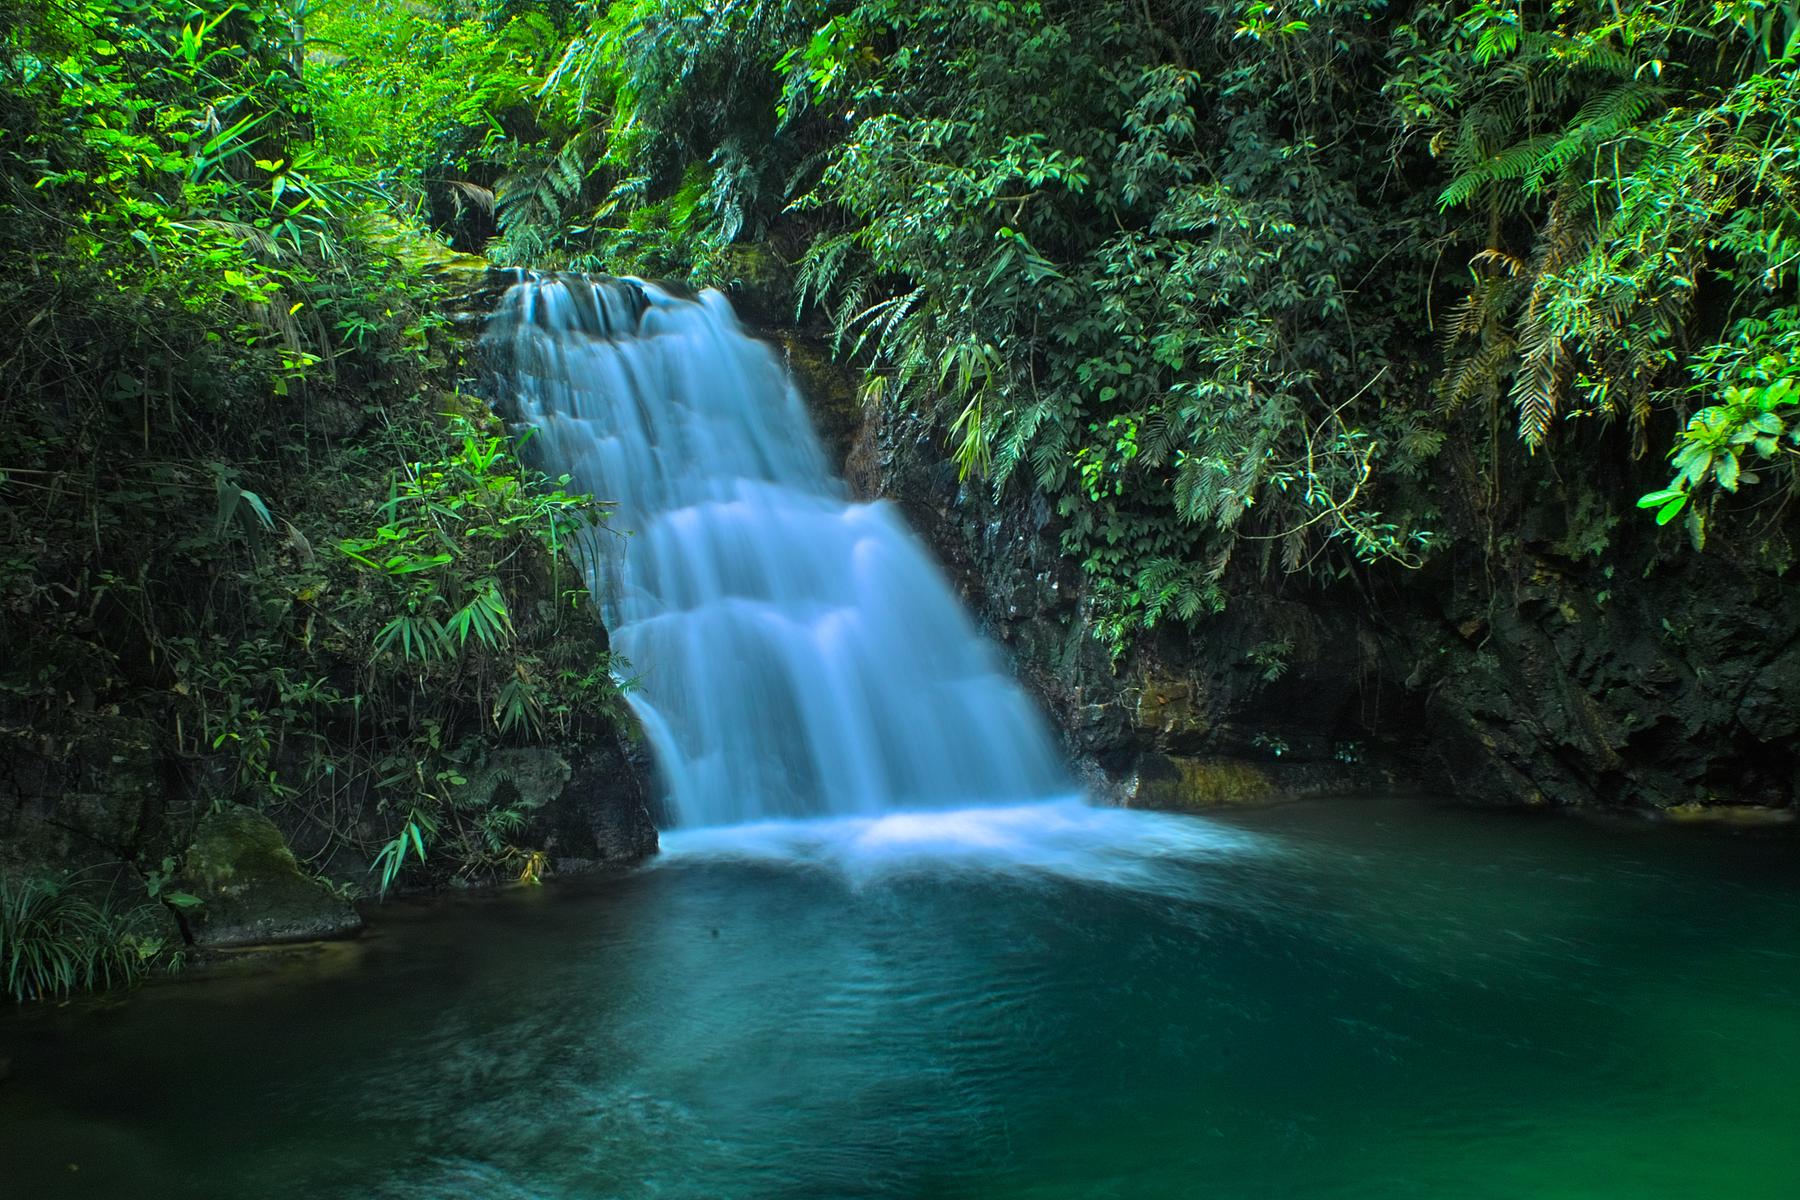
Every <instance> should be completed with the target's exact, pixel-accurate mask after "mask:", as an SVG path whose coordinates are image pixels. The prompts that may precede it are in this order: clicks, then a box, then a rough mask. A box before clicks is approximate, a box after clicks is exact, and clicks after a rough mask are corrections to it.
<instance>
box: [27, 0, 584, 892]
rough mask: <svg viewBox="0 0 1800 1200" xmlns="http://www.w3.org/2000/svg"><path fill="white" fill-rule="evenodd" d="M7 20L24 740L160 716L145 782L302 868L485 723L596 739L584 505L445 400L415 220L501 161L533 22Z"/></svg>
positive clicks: (203, 16)
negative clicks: (168, 784) (159, 773)
mask: <svg viewBox="0 0 1800 1200" xmlns="http://www.w3.org/2000/svg"><path fill="white" fill-rule="evenodd" d="M0 18H3V19H0V129H3V130H4V131H5V137H4V139H3V141H0V203H4V204H5V205H6V206H7V209H8V219H7V220H6V221H5V222H0V252H3V253H4V255H5V261H6V262H7V264H8V269H7V270H6V271H4V272H0V326H4V327H5V328H6V329H8V330H9V331H11V332H12V334H13V336H12V337H11V338H10V339H9V340H8V341H7V343H6V344H5V345H4V346H0V379H3V382H4V391H5V393H6V395H7V396H8V397H9V398H10V399H9V402H8V403H7V404H6V405H4V406H3V407H0V445H4V446H5V447H6V449H5V452H4V457H3V458H0V495H3V496H4V511H5V513H6V518H5V520H4V521H3V522H0V641H3V642H4V644H5V645H7V646H8V647H9V648H12V647H18V648H20V652H19V653H17V654H13V655H9V661H7V662H6V663H3V664H0V717H4V720H0V742H4V744H5V746H6V749H5V751H4V752H5V753H7V754H8V755H10V754H12V753H13V752H15V751H17V752H19V753H27V752H29V753H31V754H35V755H43V756H49V757H51V758H55V757H57V756H58V755H62V754H72V753H75V750H74V748H75V747H77V746H81V745H85V744H86V741H85V739H87V738H89V736H90V733H91V732H92V731H95V730H99V729H102V728H105V727H107V726H106V722H108V721H110V720H113V719H115V718H118V719H128V720H133V721H142V722H147V723H149V724H151V725H152V726H153V727H154V728H156V729H157V730H159V731H160V732H159V733H158V735H157V739H156V744H155V745H154V746H153V747H152V749H151V753H152V754H153V756H154V759H155V761H156V762H157V763H158V764H159V766H160V767H161V769H164V770H166V771H168V772H170V773H171V775H179V776H180V777H183V778H190V779H194V780H197V781H200V784H201V786H202V787H203V789H204V790H205V791H206V792H208V793H209V794H210V795H209V798H210V799H212V800H215V801H231V802H248V803H253V804H258V805H261V806H262V807H264V808H266V809H268V810H270V811H271V812H272V813H275V814H276V815H277V816H278V818H279V820H280V822H281V823H282V824H283V825H284V826H285V827H286V828H288V829H290V830H295V831H297V833H298V835H299V841H298V842H297V845H303V846H304V847H305V853H306V855H307V856H309V857H311V858H312V859H313V860H315V861H318V860H322V859H323V858H325V857H326V856H328V855H330V854H331V853H333V852H334V851H335V850H336V849H338V848H340V847H343V846H345V845H346V844H348V845H349V846H350V847H352V848H353V849H355V850H357V851H359V852H360V853H363V854H366V855H368V856H371V857H372V856H374V855H375V854H377V853H378V852H379V848H380V846H382V845H383V844H386V843H387V842H388V841H389V840H391V839H392V838H393V837H395V836H396V833H395V831H396V830H397V829H400V830H403V829H404V828H406V823H407V821H408V819H409V817H408V814H410V813H413V812H415V811H418V812H427V813H430V812H434V811H437V810H439V809H442V808H445V807H447V806H449V805H450V803H451V802H450V793H451V790H452V786H451V785H450V784H449V782H448V780H449V779H450V778H452V777H455V776H456V773H457V772H458V771H460V770H464V769H466V768H467V767H468V765H469V764H471V763H474V762H477V761H479V760H480V759H481V757H482V756H483V755H484V754H485V753H486V752H487V750H488V749H489V748H491V747H492V746H494V745H497V744H499V743H500V742H501V741H502V740H507V741H515V742H516V741H525V740H530V739H534V738H544V737H557V736H576V735H577V734H582V735H591V734H592V733H593V731H594V730H595V729H596V728H597V723H598V722H600V721H603V720H605V719H606V717H605V714H606V712H607V711H608V706H609V705H610V704H612V703H613V702H614V696H615V689H614V688H613V687H612V684H611V680H610V675H609V672H608V663H607V661H606V659H605V656H604V654H603V653H600V652H598V651H597V650H596V648H595V643H594V638H593V624H592V621H591V618H588V617H586V616H585V615H583V614H581V613H579V612H577V611H576V610H575V608H574V607H573V606H572V605H571V603H570V598H571V597H572V596H579V584H578V576H577V575H576V573H575V571H574V568H573V566H572V560H570V559H569V558H568V547H567V541H568V539H569V538H570V537H571V536H573V535H575V534H577V533H579V532H580V531H581V530H583V529H584V528H585V527H586V525H587V524H588V522H589V508H588V505H587V504H586V503H585V502H584V501H583V500H582V499H581V498H578V497H571V496H568V495H566V494H564V493H563V492H562V491H561V490H560V489H558V488H557V487H556V486H555V485H551V484H548V483H547V481H544V480H543V479H542V478H541V477H540V476H538V475H536V474H535V473H533V472H530V471H527V470H525V469H524V468H522V466H521V465H520V464H519V463H518V461H517V458H516V452H515V450H514V449H513V447H512V446H511V445H510V443H509V442H508V441H507V439H506V437H505V435H504V433H503V431H502V430H501V429H500V428H499V427H498V425H497V423H496V422H495V421H494V420H493V418H492V417H491V416H490V415H489V414H487V413H486V412H485V410H482V409H481V408H480V407H479V406H471V405H469V404H468V402H467V401H466V400H464V399H463V398H462V397H460V396H459V395H458V394H457V393H456V392H455V391H454V371H455V368H456V366H457V363H456V361H455V356H454V354H453V353H452V345H451V343H450V342H449V341H448V340H447V339H446V337H445V336H444V332H443V328H444V325H445V322H444V319H443V318H442V317H440V316H439V315H437V308H438V304H439V300H440V297H441V293H442V289H441V287H440V286H439V285H438V284H437V283H436V282H435V279H434V274H433V273H434V272H435V271H436V270H437V269H438V268H439V267H440V266H441V265H442V264H443V263H445V262H446V261H447V260H449V259H451V258H452V256H451V255H450V254H449V253H448V251H446V250H445V248H444V247H443V246H442V245H441V244H439V243H436V242H434V241H432V240H430V239H428V238H426V237H424V236H423V235H422V233H421V231H419V230H418V229H417V228H416V227H414V226H409V225H408V224H407V223H406V218H407V217H408V216H409V215H410V214H413V213H415V212H424V211H429V210H430V208H431V206H433V205H437V204H438V203H439V202H440V201H442V200H443V199H444V197H445V196H446V195H447V193H445V192H444V191H443V190H442V189H441V188H439V189H438V190H436V191H434V190H433V189H434V188H437V187H438V184H440V183H443V182H445V181H450V182H456V181H460V182H464V183H468V184H469V187H470V188H473V189H476V190H477V191H478V190H479V185H478V184H477V183H475V182H473V181H471V179H470V178H468V177H467V176H466V175H461V174H458V171H457V169H458V164H465V165H469V166H471V167H472V168H478V169H479V170H485V171H490V172H491V171H492V170H494V169H495V164H494V162H493V161H490V160H489V159H484V158H483V157H482V156H483V155H487V154H490V153H500V152H502V151H503V152H504V153H509V154H510V153H512V146H513V143H514V139H515V137H516V135H517V131H516V130H515V131H512V132H507V131H506V130H505V129H504V128H496V127H495V126H494V124H493V121H494V120H497V119H498V117H496V116H495V114H496V112H497V111H499V110H501V109H504V108H505V107H506V106H507V105H512V106H514V107H515V108H517V107H518V106H521V105H523V104H524V103H525V101H526V97H527V93H528V92H529V91H530V90H531V89H532V88H535V86H536V75H535V73H534V72H535V69H536V68H535V67H534V66H532V63H533V62H534V61H535V60H533V59H532V57H531V55H532V53H533V51H532V49H531V45H532V39H533V38H538V39H540V40H541V39H542V38H543V37H545V36H547V33H546V32H545V31H547V30H548V29H549V25H548V23H547V22H546V21H544V20H541V19H538V18H532V17H530V16H529V15H528V14H526V15H521V16H520V17H518V18H517V19H505V18H496V19H495V20H493V21H492V22H489V21H488V20H487V18H486V17H483V16H481V15H479V14H469V15H467V16H466V19H460V20H458V21H453V22H451V23H450V26H449V27H447V28H439V27H436V26H433V25H432V22H431V14H429V13H427V12H425V10H423V9H420V8H418V7H416V6H412V5H399V4H396V5H392V6H383V5H369V6H365V5H360V4H350V3H347V2H345V0H338V2H337V3H334V4H331V5H328V6H326V7H324V8H317V7H314V8H312V9H311V10H310V11H308V12H302V11H301V10H299V9H294V8H278V7H277V6H276V5H275V4H274V3H272V2H271V0H250V2H235V3H234V2H229V0H198V2H196V3H192V4H189V3H185V2H183V3H172V2H168V0H75V2H72V3H71V2H65V0H56V2H54V3H52V2H50V0H0ZM303 25H309V26H310V32H311V33H312V34H315V35H320V37H321V40H320V41H318V42H315V43H311V46H312V49H313V50H314V54H313V55H312V57H310V58H309V57H308V56H307V55H306V54H305V53H304V51H305V50H306V48H307V46H306V45H304V44H302V43H301V42H300V41H299V40H298V37H299V34H300V31H301V28H302V26H303ZM432 30H435V33H434V36H433V37H426V36H425V34H426V33H427V32H428V31H432ZM534 31H535V32H534ZM324 35H330V39H329V40H330V45H329V46H327V45H326V44H325V40H324ZM438 35H441V36H438ZM484 64H485V66H484ZM528 85H529V86H528ZM420 101H423V102H424V107H420ZM496 148H499V149H498V150H497V149H496ZM377 160H382V161H379V162H378V161H377ZM483 178H485V176H484V177H483ZM457 194H458V195H463V196H465V197H468V196H472V195H474V192H470V191H466V190H465V191H461V192H457ZM422 202H428V203H425V207H424V208H423V209H422V208H421V205H422ZM446 407H451V408H453V409H456V410H457V411H455V412H454V413H452V414H451V415H449V416H446V415H444V411H443V410H444V409H445V408H446ZM339 547H350V548H352V549H354V551H355V553H356V555H357V556H358V557H351V556H350V554H349V553H347V552H342V551H340V550H339V549H338V548H339ZM26 731H29V734H28V735H27V732H26ZM496 821H498V823H496ZM469 822H470V823H471V827H473V826H474V825H480V827H481V829H482V830H484V831H485V832H481V833H480V834H479V836H477V835H476V834H471V835H470V837H469V838H466V839H459V838H458V837H457V836H456V832H457V830H458V828H460V827H459V826H458V824H457V823H456V822H453V821H441V822H440V824H441V825H442V827H443V829H444V833H443V836H442V837H441V839H440V842H441V844H442V846H443V847H444V849H445V851H446V853H445V855H443V856H442V857H440V858H439V859H438V860H437V862H436V865H437V866H439V867H441V868H442V869H443V870H444V871H457V870H466V871H469V872H471V873H474V872H478V871H480V870H483V869H486V868H487V867H491V866H493V865H494V864H496V863H500V862H501V859H502V858H505V859H506V861H505V862H504V863H502V864H501V865H504V866H505V867H506V869H508V870H516V869H517V865H516V863H513V862H512V861H511V858H510V856H507V855H501V854H499V853H498V852H497V851H496V850H495V849H494V848H493V846H492V845H491V844H490V843H491V842H492V838H491V837H490V836H488V835H489V834H495V833H498V834H506V833H507V831H509V830H510V831H511V833H513V834H517V833H519V832H520V828H519V827H518V826H517V825H516V824H514V823H509V822H506V821H500V820H498V819H497V818H496V819H493V820H490V819H488V818H486V817H482V818H480V819H479V820H478V819H477V818H476V817H474V816H471V817H470V818H469ZM429 836H430V835H429V834H428V835H427V837H428V838H429ZM172 849H175V850H179V847H178V846H176V847H172ZM154 853H160V850H158V851H155V852H154ZM520 853H524V852H523V851H521V852H520ZM170 865H171V868H172V867H173V865H174V864H173V863H171V864H170ZM408 866H409V869H414V870H416V869H417V868H416V866H414V865H413V860H409V862H408ZM167 873H168V872H167V870H164V871H163V872H162V874H164V875H166V874H167ZM150 877H151V878H152V880H158V878H159V877H158V873H157V872H151V873H150Z"/></svg>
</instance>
